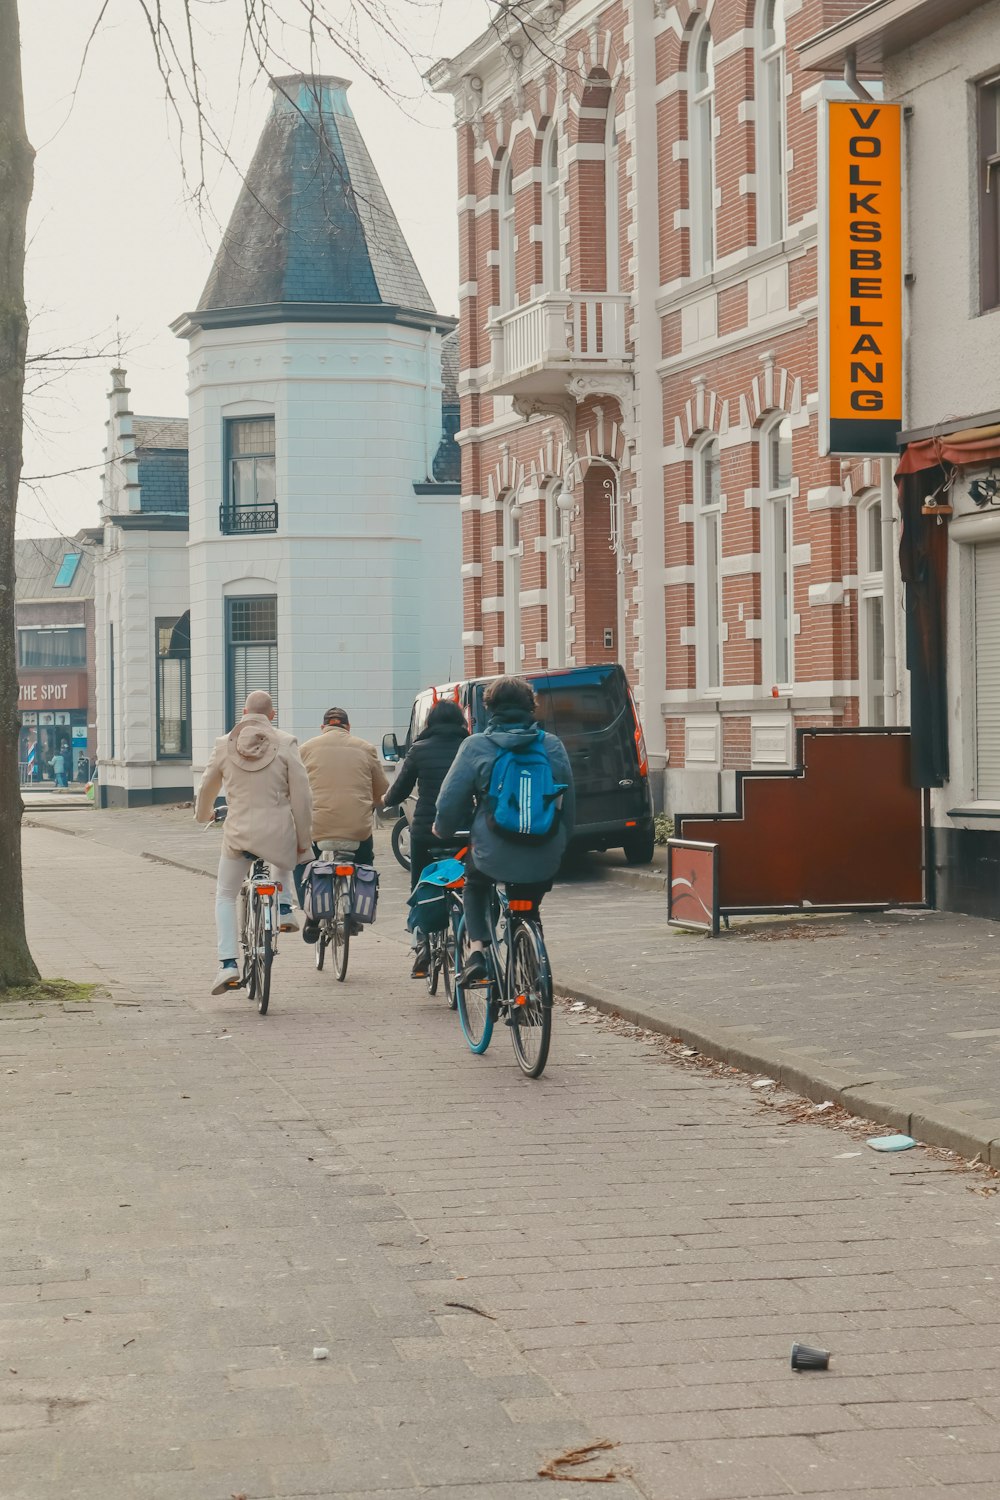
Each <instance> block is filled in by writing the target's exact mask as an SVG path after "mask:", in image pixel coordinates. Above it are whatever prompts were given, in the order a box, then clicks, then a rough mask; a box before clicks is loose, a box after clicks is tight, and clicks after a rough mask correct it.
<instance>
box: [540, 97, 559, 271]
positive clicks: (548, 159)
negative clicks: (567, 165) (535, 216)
mask: <svg viewBox="0 0 1000 1500" xmlns="http://www.w3.org/2000/svg"><path fill="white" fill-rule="evenodd" d="M561 229H562V187H561V184H560V182H559V133H558V131H557V129H556V125H555V121H553V122H552V124H551V125H550V126H549V128H548V130H547V132H546V135H545V141H544V143H543V145H542V277H543V282H544V285H545V290H546V291H547V292H557V291H558V290H559V288H560V286H561V285H562V245H561V244H560V231H561Z"/></svg>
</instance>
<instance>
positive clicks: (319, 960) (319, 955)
mask: <svg viewBox="0 0 1000 1500" xmlns="http://www.w3.org/2000/svg"><path fill="white" fill-rule="evenodd" d="M328 942H329V938H328V937H327V935H326V933H325V932H324V931H323V929H322V927H321V928H320V932H319V937H318V938H317V939H316V967H317V969H322V967H323V960H324V959H325V958H326V945H327V943H328Z"/></svg>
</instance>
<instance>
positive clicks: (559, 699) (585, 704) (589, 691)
mask: <svg viewBox="0 0 1000 1500" xmlns="http://www.w3.org/2000/svg"><path fill="white" fill-rule="evenodd" d="M537 689H538V691H537V698H538V709H539V719H540V721H541V723H542V725H543V727H544V728H545V729H547V730H549V732H550V733H551V734H558V735H560V736H562V735H565V734H597V733H599V732H600V730H602V729H610V728H611V726H612V724H614V723H615V722H616V721H617V720H618V719H619V718H620V717H621V714H622V711H623V709H624V707H625V697H624V694H623V692H622V690H621V683H620V680H618V679H617V678H616V676H615V675H612V674H610V673H609V674H608V677H607V678H606V679H605V680H604V681H603V682H601V683H594V682H572V681H570V682H566V683H559V684H555V683H553V684H551V685H550V684H549V683H539V684H538V685H537Z"/></svg>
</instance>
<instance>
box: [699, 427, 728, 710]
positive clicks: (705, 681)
mask: <svg viewBox="0 0 1000 1500" xmlns="http://www.w3.org/2000/svg"><path fill="white" fill-rule="evenodd" d="M694 505H695V640H696V642H697V645H696V647H695V655H696V664H695V665H696V672H697V680H698V688H699V690H700V691H701V692H711V691H714V690H715V689H717V688H720V687H721V686H722V471H721V465H720V461H719V440H718V438H717V437H715V436H714V434H713V435H711V436H709V437H707V438H704V439H703V440H702V442H701V443H700V444H699V446H698V447H697V448H696V449H695V455H694Z"/></svg>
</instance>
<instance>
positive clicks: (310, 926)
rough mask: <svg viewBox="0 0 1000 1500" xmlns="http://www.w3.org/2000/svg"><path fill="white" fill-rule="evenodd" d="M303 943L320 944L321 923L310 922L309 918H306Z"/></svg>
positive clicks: (303, 928) (303, 926) (303, 925)
mask: <svg viewBox="0 0 1000 1500" xmlns="http://www.w3.org/2000/svg"><path fill="white" fill-rule="evenodd" d="M302 941H303V942H304V943H317V942H319V923H318V922H310V920H309V918H308V917H307V918H306V920H305V921H304V922H303V924H302Z"/></svg>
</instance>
